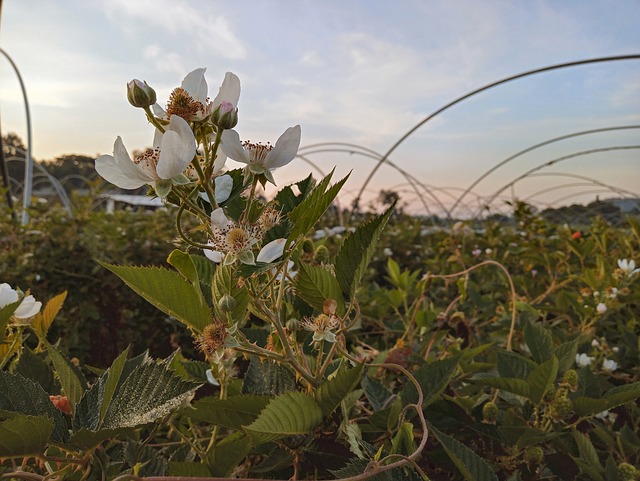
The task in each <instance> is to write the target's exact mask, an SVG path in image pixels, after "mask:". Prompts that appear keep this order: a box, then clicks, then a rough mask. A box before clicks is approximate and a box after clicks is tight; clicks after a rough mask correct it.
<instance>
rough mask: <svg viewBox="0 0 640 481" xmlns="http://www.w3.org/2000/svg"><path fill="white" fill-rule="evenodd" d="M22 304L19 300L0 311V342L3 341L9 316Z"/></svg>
mask: <svg viewBox="0 0 640 481" xmlns="http://www.w3.org/2000/svg"><path fill="white" fill-rule="evenodd" d="M21 303H22V301H21V300H19V301H16V302H12V303H11V304H7V305H6V306H4V307H3V308H2V309H0V342H2V341H3V340H4V336H5V333H6V330H7V325H8V324H9V321H10V320H11V316H13V313H14V312H16V309H17V308H18V307H19V306H20V304H21Z"/></svg>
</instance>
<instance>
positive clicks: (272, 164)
mask: <svg viewBox="0 0 640 481" xmlns="http://www.w3.org/2000/svg"><path fill="white" fill-rule="evenodd" d="M223 135H224V134H223ZM298 147H300V126H299V125H296V126H295V127H289V128H288V129H287V130H285V131H284V133H283V134H282V135H281V136H280V138H279V139H278V140H277V141H276V145H275V146H274V147H273V150H272V151H271V152H269V153H268V154H267V157H266V159H265V160H264V166H265V167H266V168H268V169H275V168H276V167H282V166H283V165H287V164H288V163H289V162H291V161H292V160H293V159H294V158H295V156H296V154H297V153H298ZM229 157H231V156H229ZM232 158H233V157H232Z"/></svg>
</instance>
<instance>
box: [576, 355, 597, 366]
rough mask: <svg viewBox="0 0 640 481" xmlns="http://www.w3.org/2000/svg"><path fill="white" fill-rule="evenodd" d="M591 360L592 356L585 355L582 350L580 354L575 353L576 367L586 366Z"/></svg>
mask: <svg viewBox="0 0 640 481" xmlns="http://www.w3.org/2000/svg"><path fill="white" fill-rule="evenodd" d="M593 361H594V358H593V357H590V356H587V355H586V354H585V353H584V352H583V353H581V354H576V364H577V365H578V367H585V366H588V365H589V364H591V363H592V362H593Z"/></svg>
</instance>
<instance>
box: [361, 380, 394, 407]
mask: <svg viewBox="0 0 640 481" xmlns="http://www.w3.org/2000/svg"><path fill="white" fill-rule="evenodd" d="M362 387H363V388H364V394H365V396H366V397H367V399H368V400H369V403H371V406H372V407H373V409H374V410H376V411H379V410H380V409H382V408H383V407H384V406H385V405H386V403H387V401H388V400H389V398H390V397H391V396H392V393H391V392H390V391H389V390H388V389H387V388H386V387H384V386H383V385H382V383H381V382H380V381H378V380H376V379H375V378H372V377H369V376H365V377H363V378H362Z"/></svg>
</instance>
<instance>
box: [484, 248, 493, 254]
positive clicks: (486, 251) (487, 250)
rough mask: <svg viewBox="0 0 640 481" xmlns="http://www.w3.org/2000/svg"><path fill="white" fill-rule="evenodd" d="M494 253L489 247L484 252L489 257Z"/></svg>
mask: <svg viewBox="0 0 640 481" xmlns="http://www.w3.org/2000/svg"><path fill="white" fill-rule="evenodd" d="M492 252H493V249H490V248H488V247H487V248H486V249H485V250H484V253H485V254H487V255H491V253H492Z"/></svg>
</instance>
